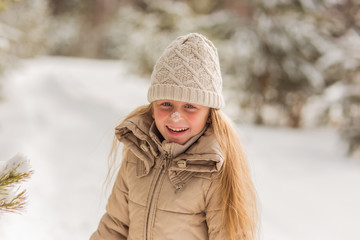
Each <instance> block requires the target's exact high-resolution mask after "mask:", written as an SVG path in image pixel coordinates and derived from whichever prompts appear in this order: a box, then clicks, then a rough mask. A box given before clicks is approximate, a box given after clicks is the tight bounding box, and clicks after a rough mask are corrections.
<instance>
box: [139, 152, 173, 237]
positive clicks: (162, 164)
mask: <svg viewBox="0 0 360 240" xmlns="http://www.w3.org/2000/svg"><path fill="white" fill-rule="evenodd" d="M168 158H169V154H168V153H167V152H166V153H165V155H164V156H163V157H162V161H161V164H160V170H159V173H158V175H157V176H156V181H155V185H154V188H153V190H152V193H151V199H150V203H149V209H148V212H147V216H146V233H145V234H146V235H145V239H147V240H149V239H150V235H149V233H150V227H151V225H150V224H149V221H150V214H151V212H152V210H153V208H154V207H155V206H153V205H154V203H153V201H154V195H155V192H156V190H157V188H158V183H159V180H160V177H161V176H162V173H163V172H164V169H165V168H166V165H167V161H168Z"/></svg>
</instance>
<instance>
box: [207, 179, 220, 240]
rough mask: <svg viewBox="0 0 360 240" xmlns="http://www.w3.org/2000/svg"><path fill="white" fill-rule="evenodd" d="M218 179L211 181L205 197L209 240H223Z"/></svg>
mask: <svg viewBox="0 0 360 240" xmlns="http://www.w3.org/2000/svg"><path fill="white" fill-rule="evenodd" d="M219 181H220V179H219V178H216V179H213V181H212V183H211V185H210V188H209V190H208V193H207V195H206V212H205V214H206V224H207V227H208V235H209V240H215V239H225V232H224V231H225V229H224V228H223V227H222V224H221V221H222V211H221V206H220V203H219V199H220V193H219V191H218V186H219Z"/></svg>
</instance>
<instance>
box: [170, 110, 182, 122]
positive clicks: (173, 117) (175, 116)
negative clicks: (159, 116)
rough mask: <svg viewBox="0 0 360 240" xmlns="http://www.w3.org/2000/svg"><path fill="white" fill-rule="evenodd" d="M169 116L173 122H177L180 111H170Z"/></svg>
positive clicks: (179, 117)
mask: <svg viewBox="0 0 360 240" xmlns="http://www.w3.org/2000/svg"><path fill="white" fill-rule="evenodd" d="M170 117H171V119H172V120H173V122H178V121H180V119H181V115H180V113H178V112H174V113H172V114H171V115H170Z"/></svg>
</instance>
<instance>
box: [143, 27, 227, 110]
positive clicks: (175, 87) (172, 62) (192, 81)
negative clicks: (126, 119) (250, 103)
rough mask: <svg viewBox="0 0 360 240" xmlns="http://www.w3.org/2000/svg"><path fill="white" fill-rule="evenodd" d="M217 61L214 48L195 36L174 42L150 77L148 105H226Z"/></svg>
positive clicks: (181, 38) (200, 37)
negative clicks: (167, 101) (169, 102)
mask: <svg viewBox="0 0 360 240" xmlns="http://www.w3.org/2000/svg"><path fill="white" fill-rule="evenodd" d="M221 90H222V78H221V72H220V65H219V57H218V53H217V50H216V48H215V46H214V45H213V44H212V42H210V40H208V39H207V38H205V37H204V36H203V35H201V34H198V33H190V34H188V35H185V36H181V37H178V38H177V39H175V40H174V41H173V42H172V43H171V44H170V45H169V46H168V47H167V48H166V49H165V51H164V53H163V54H162V55H161V57H160V58H159V59H158V61H157V62H156V64H155V66H154V70H153V72H152V74H151V86H150V88H149V91H148V101H149V102H153V101H156V100H160V99H170V100H176V101H182V102H188V103H193V104H198V105H202V106H206V107H210V108H222V107H224V105H225V102H224V99H223V96H222V94H221Z"/></svg>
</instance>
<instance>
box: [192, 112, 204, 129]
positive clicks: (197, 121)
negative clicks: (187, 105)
mask: <svg viewBox="0 0 360 240" xmlns="http://www.w3.org/2000/svg"><path fill="white" fill-rule="evenodd" d="M206 119H207V118H206V116H205V115H196V114H194V115H190V116H188V120H189V121H191V122H192V123H193V126H194V127H196V128H198V129H200V130H202V128H203V127H204V126H205V123H206Z"/></svg>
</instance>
